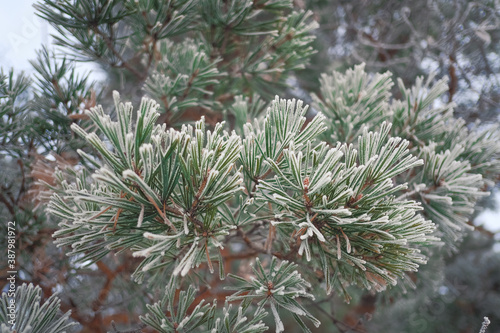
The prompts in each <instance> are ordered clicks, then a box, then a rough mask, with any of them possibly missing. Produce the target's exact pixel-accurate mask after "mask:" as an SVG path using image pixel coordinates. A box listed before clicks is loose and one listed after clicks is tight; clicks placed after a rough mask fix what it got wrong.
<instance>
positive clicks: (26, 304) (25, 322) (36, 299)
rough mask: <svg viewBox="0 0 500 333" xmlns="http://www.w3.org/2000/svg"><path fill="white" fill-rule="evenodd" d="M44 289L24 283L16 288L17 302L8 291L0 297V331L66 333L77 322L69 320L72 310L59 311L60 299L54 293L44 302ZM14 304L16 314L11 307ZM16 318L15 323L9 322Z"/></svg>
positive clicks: (3, 332) (11, 332)
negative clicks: (13, 301) (42, 300)
mask: <svg viewBox="0 0 500 333" xmlns="http://www.w3.org/2000/svg"><path fill="white" fill-rule="evenodd" d="M41 294H42V290H41V289H40V288H39V287H35V286H33V285H32V284H29V285H26V284H23V285H22V286H19V287H18V288H17V290H16V296H15V298H14V299H15V303H11V302H10V300H9V297H7V293H4V294H2V298H1V299H0V322H1V324H0V331H1V332H2V333H31V332H37V333H65V332H68V331H67V330H68V329H69V328H70V327H72V326H75V325H76V323H74V322H71V321H70V320H69V316H70V312H67V313H65V314H63V315H62V316H61V315H60V314H59V313H58V311H59V303H60V301H59V299H58V298H57V297H56V296H55V295H52V296H51V297H50V298H49V299H47V300H46V301H45V302H44V303H43V304H42V303H41V299H42V296H41ZM11 304H15V306H14V309H15V310H14V316H15V317H11V316H9V315H10V314H12V312H11V311H10V308H11V307H12V306H11ZM13 318H15V320H14V321H15V325H10V324H9V322H11V321H12V319H13Z"/></svg>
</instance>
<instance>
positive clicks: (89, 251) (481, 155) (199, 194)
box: [0, 0, 500, 332]
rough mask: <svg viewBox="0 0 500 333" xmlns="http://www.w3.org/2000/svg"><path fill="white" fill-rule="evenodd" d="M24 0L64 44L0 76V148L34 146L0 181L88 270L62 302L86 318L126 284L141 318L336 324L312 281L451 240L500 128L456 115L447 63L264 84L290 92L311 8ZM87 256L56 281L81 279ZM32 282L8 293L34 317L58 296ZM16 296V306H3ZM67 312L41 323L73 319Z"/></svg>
mask: <svg viewBox="0 0 500 333" xmlns="http://www.w3.org/2000/svg"><path fill="white" fill-rule="evenodd" d="M36 8H37V10H38V14H39V15H40V16H42V17H43V18H44V19H46V20H47V21H48V22H50V23H51V24H52V25H53V26H54V28H55V29H56V30H57V32H58V35H57V36H56V44H57V45H58V46H59V47H62V48H63V49H64V50H66V52H68V51H69V52H70V54H71V55H72V56H70V57H69V58H65V59H64V60H59V59H56V57H55V55H54V54H53V53H51V52H50V51H48V50H46V49H43V50H42V51H40V53H39V57H38V59H37V60H36V61H34V62H33V67H34V69H35V71H36V72H37V73H38V74H37V75H36V76H35V78H34V80H35V82H36V85H33V84H32V83H31V82H30V80H29V79H28V78H26V77H25V76H23V75H20V76H18V78H17V79H15V77H14V74H13V73H12V72H11V73H9V75H8V76H3V77H2V86H1V95H0V97H1V98H2V99H3V101H2V103H1V104H0V107H1V109H0V112H1V114H2V118H1V121H2V122H1V123H0V125H1V126H2V133H5V135H3V137H2V139H3V145H2V152H3V154H5V155H6V156H10V157H9V158H5V159H4V161H3V162H2V163H5V164H6V165H7V166H8V167H9V168H11V169H12V168H13V167H14V166H15V163H17V162H15V161H14V159H13V156H16V158H17V159H18V160H20V161H24V160H26V161H30V163H29V165H27V166H25V165H23V163H21V164H19V165H20V167H21V168H22V169H23V172H24V169H25V168H26V169H28V170H31V174H32V176H33V177H34V178H35V179H38V180H39V182H38V183H30V184H28V183H29V180H27V181H26V182H27V183H26V184H25V183H24V181H23V183H22V184H21V185H20V188H18V187H17V186H18V185H12V186H10V187H9V188H7V189H6V192H5V193H7V195H3V194H2V197H1V199H2V202H4V204H5V207H6V208H7V210H8V211H9V213H10V214H11V218H12V219H13V220H16V221H18V223H19V225H20V226H22V228H23V229H21V230H20V231H21V232H20V235H21V238H20V240H21V242H26V243H27V244H30V242H31V243H33V240H34V238H33V235H34V234H35V235H36V234H37V233H38V234H40V230H42V229H43V228H47V226H49V228H54V233H53V237H54V238H55V241H54V243H55V244H56V245H57V247H58V248H51V251H53V252H52V253H53V255H57V254H61V253H65V254H66V255H67V256H68V257H69V259H65V260H62V261H61V262H60V265H61V267H64V270H67V271H68V272H70V273H67V274H75V273H71V272H72V271H75V270H82V267H83V266H88V267H89V270H90V272H92V271H94V272H95V271H96V268H97V269H98V270H101V271H103V272H104V275H105V278H106V280H105V282H104V287H103V288H102V290H101V291H100V292H98V295H95V299H94V301H93V302H91V301H89V300H88V298H86V297H89V296H91V295H93V294H95V291H90V292H89V293H88V294H89V295H79V297H81V299H82V300H84V301H82V304H81V305H79V306H78V308H79V309H80V310H81V311H77V313H76V314H75V313H72V314H71V315H72V317H73V319H74V320H76V321H79V322H80V325H81V326H82V327H83V329H84V330H85V329H90V330H93V331H94V332H97V331H103V332H104V331H105V330H106V329H110V327H109V325H108V326H107V327H102V326H103V325H105V324H104V318H103V317H102V314H98V313H100V312H101V311H102V309H103V308H104V306H105V305H106V303H105V302H106V300H107V299H108V298H114V299H122V300H123V289H126V290H128V291H129V293H130V295H132V298H133V300H134V302H133V304H131V305H130V307H129V309H128V310H129V311H130V313H131V316H140V318H139V319H140V321H141V322H142V324H140V326H138V325H139V324H136V325H135V328H137V327H140V328H139V330H140V329H141V328H143V329H145V330H146V331H147V330H148V328H145V327H149V328H150V329H154V330H156V331H159V332H264V331H266V330H269V329H271V330H275V331H277V332H282V331H285V330H287V331H288V330H290V328H291V327H293V326H294V325H295V326H298V327H300V328H301V329H302V330H303V331H306V332H308V331H311V330H313V329H314V328H315V327H320V331H321V329H322V328H323V327H325V325H334V326H335V327H337V329H338V330H341V331H345V330H346V329H348V328H349V327H348V326H347V324H346V323H343V322H341V321H339V320H337V319H335V318H328V320H330V321H331V323H330V324H329V323H325V322H324V321H323V320H319V319H318V317H319V314H321V311H324V310H323V309H322V308H321V305H320V304H321V302H319V301H318V300H317V299H318V298H319V299H321V300H323V299H325V300H329V299H331V297H333V296H334V295H340V296H342V297H343V298H344V299H345V301H346V302H349V301H350V300H351V295H352V294H353V293H356V292H357V291H359V290H368V291H370V292H393V291H394V290H403V291H404V290H406V289H408V288H413V287H415V279H425V276H421V275H418V274H417V271H418V270H419V267H420V266H421V265H425V264H426V262H427V260H428V258H429V257H430V256H432V255H433V253H436V251H440V249H444V251H445V252H453V251H456V249H457V246H458V245H459V244H460V242H461V240H462V238H463V237H464V235H466V231H467V230H470V229H471V228H472V227H471V224H470V222H469V219H470V217H471V215H472V214H473V212H474V207H475V206H476V203H477V201H478V200H479V199H481V198H483V197H485V196H487V195H488V192H487V190H488V188H489V187H491V186H493V185H494V184H495V181H496V180H497V179H498V175H499V174H500V140H499V137H498V136H499V133H500V132H499V131H498V128H497V127H495V128H492V127H485V126H481V124H479V123H477V124H475V125H474V126H467V124H466V123H465V121H463V120H461V119H459V118H455V117H454V115H453V107H454V105H453V104H452V103H447V104H446V103H443V102H442V100H440V97H441V96H442V95H443V94H444V93H445V92H446V91H447V89H448V84H447V80H446V79H445V78H444V79H440V80H434V77H433V76H430V77H428V78H427V79H425V78H423V77H419V78H417V79H416V82H415V84H414V85H413V86H412V87H406V86H405V85H404V83H403V82H402V80H400V79H394V78H393V77H392V74H391V73H390V72H386V73H383V74H373V75H372V74H368V73H366V72H365V70H364V65H358V66H355V67H354V68H353V69H349V70H347V71H346V72H345V73H340V72H336V71H333V72H330V73H327V74H323V75H322V76H321V78H320V79H319V85H320V89H319V91H318V92H317V94H313V95H312V96H313V97H312V108H311V110H310V109H309V107H308V106H307V105H305V104H304V103H303V102H302V101H300V100H297V99H293V98H292V99H283V98H280V97H278V96H276V97H274V99H272V98H273V96H274V95H286V94H288V93H289V90H287V88H288V87H289V86H290V85H291V84H292V82H293V80H294V78H296V77H299V76H300V75H301V72H300V70H301V69H303V68H305V66H306V64H307V63H308V61H309V59H310V57H311V56H312V54H313V53H314V49H313V48H312V46H311V43H312V42H313V40H314V36H313V35H312V31H313V30H314V29H315V28H316V26H317V24H316V23H315V22H314V20H312V13H311V12H303V11H294V10H293V9H292V4H291V3H290V2H288V1H237V0H234V1H228V2H224V1H203V0H200V1H153V0H150V1H147V0H143V1H126V2H121V1H98V0H93V1H89V0H75V1H65V2H58V1H50V0H46V1H44V2H43V3H40V4H38V5H36ZM70 59H72V60H73V61H96V62H98V63H99V64H100V65H101V66H103V67H104V68H107V69H108V70H109V71H110V72H111V75H112V76H114V77H118V78H121V79H120V80H121V81H129V82H130V83H131V84H129V85H128V87H127V88H126V89H125V88H124V89H123V90H124V93H123V96H125V97H126V98H125V99H129V100H132V102H122V101H121V98H122V97H121V96H120V93H118V92H116V91H115V92H113V93H112V100H113V104H114V108H112V107H110V104H111V103H109V102H108V98H107V97H106V96H107V95H108V94H110V92H109V91H107V90H105V89H104V88H103V87H100V86H98V85H97V84H94V83H89V79H88V77H87V75H84V76H78V75H76V73H75V71H74V66H75V65H73V62H72V61H71V60H70ZM2 75H3V74H2ZM110 82H111V83H112V84H111V85H113V84H114V83H116V82H115V81H110ZM394 82H397V87H398V89H397V90H398V91H397V92H396V93H395V92H394V90H395V89H393V88H394V87H393V86H394ZM118 88H119V84H118ZM139 95H146V96H145V97H143V98H142V99H141V101H140V103H139V102H138V101H137V97H138V96H139ZM99 100H102V102H101V103H102V104H103V106H101V105H97V103H96V101H99ZM134 105H135V106H134ZM84 110H85V111H84ZM27 117H32V118H31V119H32V120H31V121H26V119H27ZM39 146H42V147H43V149H40V148H39V149H35V148H34V147H39ZM49 152H56V153H57V154H56V155H55V156H56V162H52V161H50V160H48V159H47V158H46V157H45V156H46V155H48V154H49ZM74 153H77V154H78V157H77V156H76V154H74ZM48 166H50V167H51V168H52V169H55V173H54V174H53V175H52V174H51V173H47V172H46V173H44V172H43V171H42V170H43V169H47V167H48ZM45 171H46V170H45ZM12 179H15V178H14V177H12ZM23 179H25V177H24V176H23ZM40 183H44V185H45V186H46V187H47V188H48V189H49V191H48V192H44V193H43V195H41V196H40V195H38V197H37V200H38V199H39V200H40V204H39V205H38V206H39V207H32V206H30V207H28V206H23V205H22V204H21V202H22V200H21V199H23V198H25V197H23V196H26V197H27V196H28V190H27V189H28V187H29V189H30V192H29V193H36V194H39V193H40V191H41V190H40V188H39V187H38V186H39V184H40ZM28 185H29V186H28ZM9 193H19V194H18V196H17V199H16V198H15V197H14V196H13V195H10V194H9ZM46 195H50V200H49V201H48V203H46V202H45V201H43V199H44V196H46ZM24 200H26V199H24ZM44 206H46V207H44ZM18 207H19V208H18ZM44 208H46V212H47V213H48V216H49V217H48V218H47V217H46V216H45V214H44V213H43V209H44ZM20 211H22V212H24V211H26V212H28V213H29V214H31V216H25V217H21V216H20V215H19V213H18V212H20ZM33 221H34V222H33ZM56 221H57V222H58V224H57V226H55V222H56ZM43 230H46V229H43ZM45 236H47V235H45ZM40 239H41V238H40ZM40 239H35V240H36V241H40ZM45 239H47V238H45ZM36 248H37V246H36V245H33V246H30V245H29V246H27V247H25V248H24V249H25V250H24V251H25V253H26V254H27V255H29V254H30V253H35V251H36ZM111 254H114V255H115V257H114V258H113V257H112V256H111ZM23 260H25V261H23ZM20 261H23V264H24V263H27V264H26V265H27V266H26V267H29V268H26V270H27V271H29V270H30V269H31V270H34V269H35V264H31V265H32V266H30V264H28V263H29V259H23V258H20ZM216 270H217V272H216ZM76 274H77V273H76ZM77 275H78V274H77ZM91 275H92V274H89V276H88V277H84V278H77V279H75V281H74V282H71V283H73V286H75V287H74V288H68V286H64V287H63V286H59V288H68V289H73V290H74V289H78V290H81V289H82V288H85V287H86V286H89V285H92V284H93V283H94V282H95V281H96V280H95V279H94V278H93V277H91ZM129 275H131V279H129ZM34 282H36V281H34ZM40 284H41V285H43V283H42V282H41V283H40ZM113 284H114V288H113V287H112V285H113ZM33 288H34V287H33V286H30V287H21V288H19V289H18V291H17V296H16V297H18V298H19V299H26V298H30V299H36V302H35V304H33V305H32V306H34V307H36V309H37V310H36V311H38V312H36V313H39V315H37V316H36V318H30V319H29V320H28V319H26V321H25V322H26V325H28V324H29V325H36V323H37V322H39V321H42V322H44V323H49V321H48V319H47V318H48V316H49V314H46V313H45V309H46V308H50V311H49V310H47V311H48V312H50V316H52V315H53V313H54V311H56V308H57V306H56V305H55V303H54V304H53V303H52V302H55V298H52V299H50V300H49V301H47V303H46V304H51V305H50V306H48V305H47V306H46V307H44V306H45V305H44V306H42V307H41V308H40V307H39V306H38V305H36V304H38V303H39V300H40V296H39V295H40V289H36V288H35V289H33ZM42 288H43V286H42ZM120 288H121V289H120ZM90 289H92V288H90ZM388 289H391V290H392V291H391V290H389V291H387V290H388ZM44 292H45V290H44ZM73 294H75V292H74V291H72V292H69V293H68V294H66V295H65V294H64V293H63V294H61V295H60V297H61V302H64V298H68V299H69V302H74V298H72V296H71V295H73ZM37 295H38V296H37ZM7 302H8V298H7V297H6V296H4V298H3V299H2V308H1V309H3V307H4V306H5V304H7ZM23 304H24V303H23ZM30 306H31V305H30ZM39 308H40V309H41V310H40V311H39V310H38V309H39ZM61 308H62V309H63V311H66V309H65V308H64V306H62V307H61ZM30 309H31V308H30V307H29V306H28V305H26V306H20V307H18V308H17V319H18V320H19V321H21V320H23V318H27V317H28V316H29V315H30V313H35V312H34V311H35V310H30ZM42 310H43V311H42ZM313 310H314V311H313ZM2 311H4V310H2ZM84 311H90V313H92V315H93V319H92V320H91V321H88V322H86V320H87V319H86V318H85V316H83V315H82V314H81V313H82V312H84ZM110 311H111V313H116V312H118V310H113V308H112V306H110ZM78 312H80V314H78ZM4 313H7V312H6V311H4ZM0 314H1V313H0ZM2 315H3V314H2ZM68 316H69V314H66V315H63V316H62V317H61V318H60V319H57V320H58V321H57V325H63V324H64V325H70V324H69V323H67V320H68ZM2 318H3V317H2ZM37 318H40V319H37ZM51 318H53V317H51ZM292 318H293V319H292ZM37 320H38V321H37ZM51 320H52V319H51ZM291 320H294V321H295V324H294V323H293V322H292V321H291ZM31 323H32V324H31ZM47 325H48V324H47ZM54 325H56V324H54ZM99 325H100V326H101V327H99ZM320 325H321V326H320ZM479 325H480V323H479V324H478V327H479ZM25 327H26V329H29V328H28V326H25ZM113 328H115V326H114V324H113ZM130 328H133V327H128V328H127V329H130ZM14 329H16V330H17V329H18V327H17V326H15V327H14V326H10V327H9V326H5V327H4V326H2V332H3V331H6V332H10V331H11V330H14ZM23 329H24V328H23ZM115 331H117V330H116V328H115Z"/></svg>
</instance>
